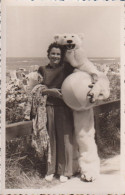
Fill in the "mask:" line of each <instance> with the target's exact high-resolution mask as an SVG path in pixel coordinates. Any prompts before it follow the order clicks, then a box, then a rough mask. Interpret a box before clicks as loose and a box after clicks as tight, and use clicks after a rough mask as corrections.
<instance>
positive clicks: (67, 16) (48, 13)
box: [6, 6, 120, 57]
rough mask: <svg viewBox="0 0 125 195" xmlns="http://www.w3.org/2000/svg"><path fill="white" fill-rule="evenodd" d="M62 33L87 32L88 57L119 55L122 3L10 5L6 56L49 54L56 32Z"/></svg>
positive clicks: (85, 41) (7, 16)
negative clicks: (103, 4) (49, 47)
mask: <svg viewBox="0 0 125 195" xmlns="http://www.w3.org/2000/svg"><path fill="white" fill-rule="evenodd" d="M63 33H84V36H85V38H84V49H85V51H86V53H87V56H88V57H120V7H118V6H106V7H105V6H8V7H7V12H6V51H7V53H6V56H7V57H46V55H47V53H46V51H47V48H48V45H49V44H50V43H51V42H53V41H54V38H53V37H54V35H55V34H63Z"/></svg>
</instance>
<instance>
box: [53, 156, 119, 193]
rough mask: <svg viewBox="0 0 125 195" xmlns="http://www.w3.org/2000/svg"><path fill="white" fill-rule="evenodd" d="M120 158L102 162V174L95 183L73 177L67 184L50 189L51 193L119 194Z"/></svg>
mask: <svg viewBox="0 0 125 195" xmlns="http://www.w3.org/2000/svg"><path fill="white" fill-rule="evenodd" d="M119 170H120V156H116V157H114V158H111V159H108V160H103V161H101V174H100V176H99V178H98V179H97V180H96V181H94V182H83V181H81V180H80V178H79V177H73V178H72V179H70V180H68V181H67V182H66V183H61V184H59V185H57V186H54V187H52V188H51V189H49V193H70V194H71V193H76V194H78V193H79V194H80V193H82V194H83V193H88V194H93V195H98V194H99V195H103V194H104V192H106V193H113V192H114V193H116V192H117V193H119V192H120V191H119V189H120V183H121V182H120V171H119Z"/></svg>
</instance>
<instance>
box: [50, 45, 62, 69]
mask: <svg viewBox="0 0 125 195" xmlns="http://www.w3.org/2000/svg"><path fill="white" fill-rule="evenodd" d="M49 60H50V65H51V66H57V65H58V64H59V63H60V61H61V50H60V49H59V48H55V47H53V48H52V49H51V51H50V53H49Z"/></svg>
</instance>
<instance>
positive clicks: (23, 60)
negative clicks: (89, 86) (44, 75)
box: [6, 57, 120, 70]
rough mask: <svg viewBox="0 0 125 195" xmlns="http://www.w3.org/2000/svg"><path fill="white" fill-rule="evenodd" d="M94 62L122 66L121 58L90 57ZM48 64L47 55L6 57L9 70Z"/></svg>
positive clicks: (27, 68)
mask: <svg viewBox="0 0 125 195" xmlns="http://www.w3.org/2000/svg"><path fill="white" fill-rule="evenodd" d="M89 59H90V61H92V62H93V63H95V64H96V63H97V64H100V65H103V64H107V65H109V66H114V67H115V66H116V68H118V67H119V66H120V58H114V57H111V58H103V57H101V58H89ZM47 64H48V59H47V58H46V57H34V58H32V57H8V58H7V59H6V69H7V70H17V69H19V68H24V69H26V70H29V68H30V66H33V65H38V66H44V65H47Z"/></svg>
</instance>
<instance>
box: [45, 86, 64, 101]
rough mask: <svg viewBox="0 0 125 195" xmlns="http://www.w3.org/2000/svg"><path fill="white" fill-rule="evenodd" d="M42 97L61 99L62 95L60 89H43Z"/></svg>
mask: <svg viewBox="0 0 125 195" xmlns="http://www.w3.org/2000/svg"><path fill="white" fill-rule="evenodd" d="M43 95H48V96H53V97H58V98H61V99H62V93H61V90H60V89H57V88H53V89H44V90H43Z"/></svg>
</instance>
